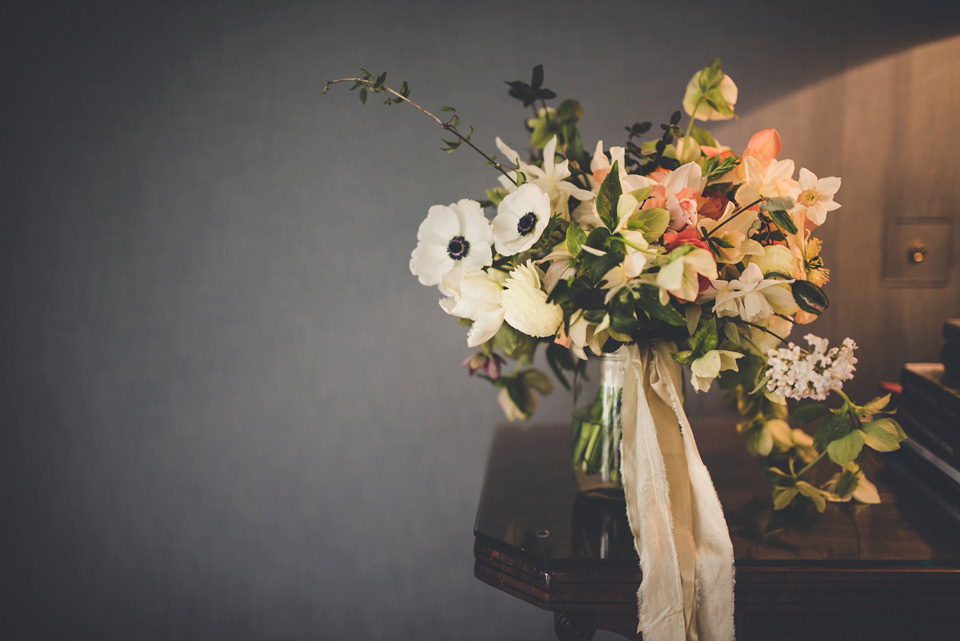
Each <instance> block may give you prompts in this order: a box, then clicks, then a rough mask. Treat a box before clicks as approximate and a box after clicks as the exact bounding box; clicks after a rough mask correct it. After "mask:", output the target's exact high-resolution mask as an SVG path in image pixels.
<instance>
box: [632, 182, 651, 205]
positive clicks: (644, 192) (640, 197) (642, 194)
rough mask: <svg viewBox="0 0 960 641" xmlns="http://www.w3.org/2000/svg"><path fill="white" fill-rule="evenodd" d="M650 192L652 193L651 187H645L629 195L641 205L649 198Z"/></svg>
mask: <svg viewBox="0 0 960 641" xmlns="http://www.w3.org/2000/svg"><path fill="white" fill-rule="evenodd" d="M651 192H653V185H647V186H646V187H643V188H641V189H634V190H633V191H631V192H630V195H631V196H633V197H634V198H636V199H637V202H638V203H642V202H643V201H645V200H646V199H647V198H649V197H650V194H651Z"/></svg>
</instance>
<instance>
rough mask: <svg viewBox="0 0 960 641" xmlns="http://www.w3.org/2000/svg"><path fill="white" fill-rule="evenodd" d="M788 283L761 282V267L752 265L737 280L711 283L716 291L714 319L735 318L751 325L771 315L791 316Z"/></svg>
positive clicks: (794, 302) (782, 281) (795, 308)
mask: <svg viewBox="0 0 960 641" xmlns="http://www.w3.org/2000/svg"><path fill="white" fill-rule="evenodd" d="M790 282H792V281H785V280H775V279H764V277H763V273H762V272H761V271H760V268H759V267H757V266H756V265H755V264H753V263H751V264H750V265H748V266H747V268H746V269H744V270H743V273H742V274H741V275H740V278H738V279H734V280H730V281H725V280H714V281H713V282H712V283H711V285H712V286H713V287H714V289H716V300H715V301H714V305H713V311H714V312H715V313H716V314H717V316H735V317H738V318H741V319H743V320H745V321H748V322H751V323H756V322H760V321H762V320H764V319H766V318H767V317H768V316H770V315H771V314H773V313H774V312H777V313H781V314H792V313H793V312H795V311H796V310H797V306H796V301H794V299H793V294H792V293H791V292H790V288H789V287H788V284H789V283H790Z"/></svg>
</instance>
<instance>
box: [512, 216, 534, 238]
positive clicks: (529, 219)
mask: <svg viewBox="0 0 960 641" xmlns="http://www.w3.org/2000/svg"><path fill="white" fill-rule="evenodd" d="M536 226H537V215H536V214H535V213H533V212H532V211H528V212H527V213H525V214H524V215H523V217H522V218H521V219H520V220H519V221H517V232H519V234H520V235H521V236H526V235H527V234H529V233H530V232H532V231H533V228H534V227H536Z"/></svg>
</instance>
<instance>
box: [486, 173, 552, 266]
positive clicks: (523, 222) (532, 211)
mask: <svg viewBox="0 0 960 641" xmlns="http://www.w3.org/2000/svg"><path fill="white" fill-rule="evenodd" d="M549 222H550V196H549V195H548V194H547V193H546V192H545V191H543V190H542V189H540V188H539V187H537V186H536V185H533V184H529V183H528V184H525V185H521V186H520V187H519V188H518V189H517V190H516V191H515V192H513V193H512V194H507V196H506V197H505V198H504V199H503V200H502V201H500V206H499V207H497V215H496V217H495V218H494V219H493V242H494V246H495V247H496V248H497V252H498V253H499V254H500V255H501V256H513V255H514V254H519V253H520V252H522V251H527V250H528V249H530V248H531V247H533V245H534V243H536V242H537V241H538V240H539V239H540V236H541V234H543V230H544V229H546V228H547V223H549Z"/></svg>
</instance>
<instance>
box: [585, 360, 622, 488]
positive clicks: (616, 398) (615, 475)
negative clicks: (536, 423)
mask: <svg viewBox="0 0 960 641" xmlns="http://www.w3.org/2000/svg"><path fill="white" fill-rule="evenodd" d="M626 362H627V355H626V351H625V350H622V349H621V350H619V351H617V352H615V353H612V354H604V355H602V356H590V357H589V358H588V359H587V361H586V363H585V365H584V366H582V368H581V369H579V370H577V372H576V373H575V374H574V378H573V441H572V444H573V445H572V448H571V463H572V464H573V473H574V476H576V479H577V486H578V487H579V489H580V492H581V493H583V494H586V495H589V496H600V497H604V496H608V497H611V498H614V497H618V496H623V485H622V484H621V482H620V437H621V434H622V432H621V425H620V412H621V408H622V405H623V378H624V371H625V367H626Z"/></svg>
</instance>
